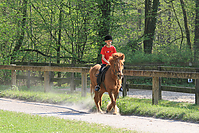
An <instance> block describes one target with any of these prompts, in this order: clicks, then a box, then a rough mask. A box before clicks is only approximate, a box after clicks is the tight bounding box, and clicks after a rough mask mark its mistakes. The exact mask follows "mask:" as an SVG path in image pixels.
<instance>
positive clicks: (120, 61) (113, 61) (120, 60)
mask: <svg viewBox="0 0 199 133" xmlns="http://www.w3.org/2000/svg"><path fill="white" fill-rule="evenodd" d="M124 58H125V55H124V54H123V53H114V54H112V57H111V58H110V59H109V62H110V65H111V66H112V68H113V69H114V70H113V72H114V74H115V76H117V78H118V79H122V78H123V72H122V70H123V69H124V61H125V60H124Z"/></svg>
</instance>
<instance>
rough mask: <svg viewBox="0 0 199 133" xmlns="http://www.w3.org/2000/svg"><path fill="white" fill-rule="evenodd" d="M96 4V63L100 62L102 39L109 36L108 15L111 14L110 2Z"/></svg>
mask: <svg viewBox="0 0 199 133" xmlns="http://www.w3.org/2000/svg"><path fill="white" fill-rule="evenodd" d="M97 2H98V8H99V10H100V14H99V15H100V18H99V19H100V20H98V21H100V22H99V26H98V30H99V31H98V41H97V43H98V44H97V45H98V47H99V50H98V56H97V63H100V62H101V58H100V57H101V56H100V51H101V48H102V47H103V45H104V43H103V40H104V37H105V36H106V35H107V34H109V30H110V13H111V0H97Z"/></svg>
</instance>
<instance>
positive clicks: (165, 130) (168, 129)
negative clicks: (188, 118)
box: [0, 98, 199, 133]
mask: <svg viewBox="0 0 199 133" xmlns="http://www.w3.org/2000/svg"><path fill="white" fill-rule="evenodd" d="M79 107H80V106H67V105H55V104H46V103H36V102H26V101H19V100H15V99H6V98H0V109H1V110H9V111H16V112H24V113H28V114H38V115H46V116H56V117H60V118H64V119H75V120H81V121H87V122H90V123H101V124H105V125H110V126H113V127H118V128H127V129H130V130H136V131H138V132H147V133H187V132H191V133H198V131H199V124H195V123H187V122H180V121H174V120H162V119H154V118H150V117H138V116H120V115H117V116H116V115H109V114H96V113H90V112H89V111H88V110H85V109H80V108H79Z"/></svg>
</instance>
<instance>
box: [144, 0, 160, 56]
mask: <svg viewBox="0 0 199 133" xmlns="http://www.w3.org/2000/svg"><path fill="white" fill-rule="evenodd" d="M151 6H152V8H151ZM158 6H159V0H153V5H151V0H145V31H144V34H145V40H144V52H145V53H148V54H150V53H152V46H153V39H154V34H155V28H156V20H157V18H156V17H157V10H158Z"/></svg>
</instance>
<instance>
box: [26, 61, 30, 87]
mask: <svg viewBox="0 0 199 133" xmlns="http://www.w3.org/2000/svg"><path fill="white" fill-rule="evenodd" d="M28 66H30V61H29V62H28ZM26 75H27V77H28V79H27V81H26V85H27V87H28V88H30V70H28V71H27V70H26Z"/></svg>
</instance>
